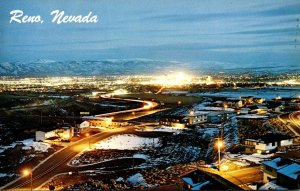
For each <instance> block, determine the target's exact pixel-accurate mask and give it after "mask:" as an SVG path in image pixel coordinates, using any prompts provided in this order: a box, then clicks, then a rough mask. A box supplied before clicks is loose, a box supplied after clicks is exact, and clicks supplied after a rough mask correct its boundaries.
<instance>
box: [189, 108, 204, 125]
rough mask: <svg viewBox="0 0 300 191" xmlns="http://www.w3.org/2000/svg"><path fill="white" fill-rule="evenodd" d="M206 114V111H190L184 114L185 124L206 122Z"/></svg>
mask: <svg viewBox="0 0 300 191" xmlns="http://www.w3.org/2000/svg"><path fill="white" fill-rule="evenodd" d="M208 114H209V112H207V111H195V112H194V111H191V112H190V113H189V114H186V115H185V117H186V119H187V120H188V124H187V125H195V124H199V123H205V122H207V116H208Z"/></svg>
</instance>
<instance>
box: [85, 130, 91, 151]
mask: <svg viewBox="0 0 300 191" xmlns="http://www.w3.org/2000/svg"><path fill="white" fill-rule="evenodd" d="M85 135H86V136H87V137H89V136H90V134H89V133H87V134H85ZM89 149H91V142H90V139H89Z"/></svg>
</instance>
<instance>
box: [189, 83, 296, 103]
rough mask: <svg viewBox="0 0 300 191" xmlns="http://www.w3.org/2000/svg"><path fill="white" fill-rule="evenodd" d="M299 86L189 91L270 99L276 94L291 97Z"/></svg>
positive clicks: (208, 94) (201, 94)
mask: <svg viewBox="0 0 300 191" xmlns="http://www.w3.org/2000/svg"><path fill="white" fill-rule="evenodd" d="M299 88H300V87H299V86H297V87H295V88H294V89H286V88H284V87H280V86H278V87H276V88H273V89H272V88H258V89H257V88H239V89H236V90H232V89H225V90H224V91H221V92H203V93H191V95H193V96H215V97H232V98H239V97H241V96H244V97H247V96H254V97H255V98H260V97H263V98H265V99H267V100H271V99H273V98H275V97H276V96H280V97H293V95H297V94H298V92H299Z"/></svg>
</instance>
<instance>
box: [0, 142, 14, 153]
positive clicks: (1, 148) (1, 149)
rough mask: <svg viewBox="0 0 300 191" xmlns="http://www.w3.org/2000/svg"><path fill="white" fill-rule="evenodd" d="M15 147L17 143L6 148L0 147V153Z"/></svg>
mask: <svg viewBox="0 0 300 191" xmlns="http://www.w3.org/2000/svg"><path fill="white" fill-rule="evenodd" d="M16 145H17V143H12V144H10V145H8V146H3V145H1V146H0V153H3V152H4V151H5V150H6V149H10V148H14V147H15V146H16Z"/></svg>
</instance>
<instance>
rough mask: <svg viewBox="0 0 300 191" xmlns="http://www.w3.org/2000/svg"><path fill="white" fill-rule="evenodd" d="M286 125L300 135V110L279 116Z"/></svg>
mask: <svg viewBox="0 0 300 191" xmlns="http://www.w3.org/2000/svg"><path fill="white" fill-rule="evenodd" d="M278 118H279V120H280V121H282V122H283V123H284V124H286V126H287V127H288V128H289V129H290V130H291V131H292V132H293V133H294V134H295V135H296V136H300V111H295V112H292V113H289V114H283V115H279V116H278Z"/></svg>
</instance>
